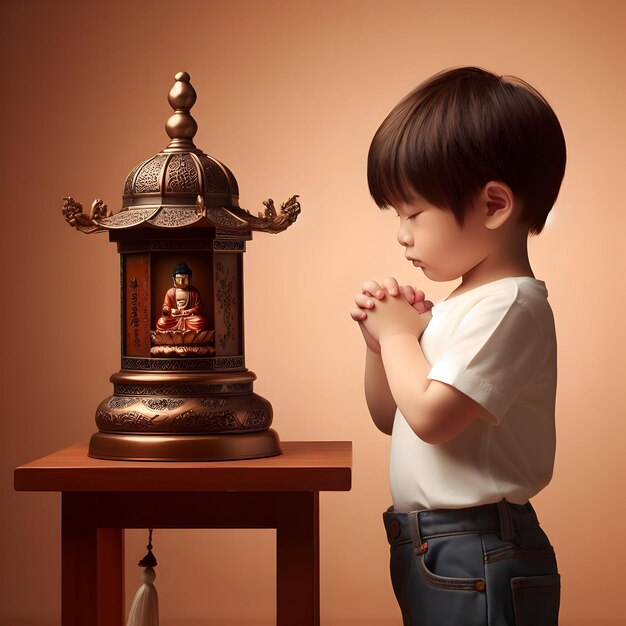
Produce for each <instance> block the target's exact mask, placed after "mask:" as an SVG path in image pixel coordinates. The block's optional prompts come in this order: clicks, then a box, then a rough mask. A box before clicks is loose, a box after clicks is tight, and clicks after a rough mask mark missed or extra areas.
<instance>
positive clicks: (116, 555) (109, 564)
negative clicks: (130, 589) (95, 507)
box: [98, 528, 141, 626]
mask: <svg viewBox="0 0 626 626" xmlns="http://www.w3.org/2000/svg"><path fill="white" fill-rule="evenodd" d="M137 570H138V571H139V572H140V571H141V570H140V569H139V568H137ZM137 579H138V583H139V582H140V581H141V579H140V578H139V576H138V577H137ZM98 607H99V608H98V610H99V622H98V626H122V624H126V614H125V613H126V607H125V606H124V529H123V528H98Z"/></svg>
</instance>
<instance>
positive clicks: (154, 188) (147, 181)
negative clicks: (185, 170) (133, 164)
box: [132, 154, 169, 193]
mask: <svg viewBox="0 0 626 626" xmlns="http://www.w3.org/2000/svg"><path fill="white" fill-rule="evenodd" d="M168 156H169V155H167V154H157V155H155V156H154V157H152V159H150V160H149V161H146V163H144V164H143V167H142V168H141V170H140V171H139V174H138V175H137V179H136V180H135V184H134V185H133V190H132V193H158V192H159V191H160V186H159V175H160V173H161V170H162V169H163V164H164V163H165V160H166V159H167V158H168Z"/></svg>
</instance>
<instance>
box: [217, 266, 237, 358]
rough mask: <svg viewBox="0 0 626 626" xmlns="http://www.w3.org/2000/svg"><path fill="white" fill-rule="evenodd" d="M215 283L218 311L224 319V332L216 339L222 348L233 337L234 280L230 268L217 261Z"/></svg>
mask: <svg viewBox="0 0 626 626" xmlns="http://www.w3.org/2000/svg"><path fill="white" fill-rule="evenodd" d="M215 285H216V288H217V303H218V312H219V313H220V315H221V316H222V320H223V321H224V328H225V329H226V332H224V333H220V335H219V336H218V338H217V341H218V343H219V345H220V346H221V348H222V349H224V348H225V347H226V345H227V344H228V342H229V341H230V340H232V339H234V338H235V328H234V313H233V307H234V305H235V296H234V294H233V291H234V289H233V287H234V280H233V278H232V276H231V275H230V268H229V267H227V268H224V264H223V263H221V262H219V261H218V263H217V265H216V272H215Z"/></svg>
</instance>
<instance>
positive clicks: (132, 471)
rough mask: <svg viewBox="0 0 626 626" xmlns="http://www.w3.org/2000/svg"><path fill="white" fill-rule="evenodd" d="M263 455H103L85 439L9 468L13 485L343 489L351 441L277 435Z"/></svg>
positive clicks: (51, 487)
mask: <svg viewBox="0 0 626 626" xmlns="http://www.w3.org/2000/svg"><path fill="white" fill-rule="evenodd" d="M281 447H282V450H283V453H282V454H281V455H279V456H273V457H267V458H264V459H250V460H243V461H210V462H208V461H207V462H197V461H189V462H163V461H150V462H146V461H105V460H101V459H92V458H90V457H88V456H87V448H88V444H87V442H82V443H78V444H75V445H73V446H70V447H69V448H65V449H63V450H59V451H58V452H55V453H53V454H50V455H49V456H45V457H42V458H41V459H37V460H36V461H31V462H30V463H26V464H25V465H21V466H20V467H18V468H16V470H15V476H14V479H15V489H16V490H17V491H98V492H102V491H112V492H117V491H139V492H144V491H152V492H154V491H157V492H180V491H205V492H206V491H349V490H350V488H351V483H352V442H351V441H282V442H281Z"/></svg>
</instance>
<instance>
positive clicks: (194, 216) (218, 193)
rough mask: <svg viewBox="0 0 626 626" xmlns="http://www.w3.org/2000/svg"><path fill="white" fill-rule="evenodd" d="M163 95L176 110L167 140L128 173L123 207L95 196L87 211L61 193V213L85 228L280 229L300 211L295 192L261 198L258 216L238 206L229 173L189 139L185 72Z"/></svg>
mask: <svg viewBox="0 0 626 626" xmlns="http://www.w3.org/2000/svg"><path fill="white" fill-rule="evenodd" d="M174 79H175V81H176V82H175V83H174V86H173V87H172V89H171V90H170V92H169V95H168V97H167V100H168V102H169V103H170V106H171V107H172V108H173V109H174V113H173V114H172V115H171V116H170V118H169V119H168V120H167V123H166V124H165V129H166V131H167V134H168V135H169V137H170V143H169V144H168V145H167V147H166V148H164V149H163V150H161V152H159V153H158V154H155V155H154V156H152V157H150V158H149V159H146V160H145V161H143V162H142V163H140V164H139V165H137V166H136V167H134V168H133V169H132V170H131V172H130V174H128V176H127V177H126V182H125V183H124V192H123V196H122V208H121V210H120V211H118V212H117V213H112V212H111V211H110V210H109V209H108V207H107V205H106V204H105V203H104V202H103V201H102V200H100V199H98V198H96V199H95V200H94V201H93V203H92V206H91V211H90V212H89V213H86V212H85V211H84V209H83V205H82V204H81V203H80V202H78V201H76V200H74V198H72V197H71V196H64V197H63V200H64V206H63V209H62V213H63V215H64V217H65V219H66V220H67V222H68V223H69V224H70V226H73V227H75V228H76V229H77V230H79V231H81V232H84V233H95V232H103V231H106V230H125V229H129V228H139V227H146V226H147V227H155V228H187V227H194V228H218V229H221V230H222V231H252V230H256V231H265V232H271V233H278V232H282V231H283V230H285V229H287V228H288V227H289V226H290V225H291V224H293V223H294V222H295V221H296V219H297V217H298V215H299V214H300V203H299V202H298V196H297V195H294V196H291V197H290V198H289V199H288V200H287V202H285V203H283V204H281V206H280V209H278V210H277V208H276V207H275V206H274V201H273V200H272V199H271V198H270V199H268V200H265V201H264V202H263V204H264V205H265V211H264V212H262V213H261V212H259V213H258V215H257V216H254V215H252V214H251V213H250V212H249V211H247V210H244V209H242V208H241V207H240V206H239V187H238V185H237V180H236V179H235V176H234V175H233V173H232V172H231V171H230V170H229V169H228V168H227V167H226V166H225V165H224V164H223V163H221V162H220V161H218V160H217V159H215V158H214V157H212V156H209V155H208V154H205V153H204V152H202V150H200V149H199V148H197V147H196V145H195V144H194V143H193V138H194V136H195V134H196V132H197V130H198V125H197V124H196V121H195V120H194V119H193V117H192V116H191V113H190V110H191V107H192V106H193V105H194V103H195V101H196V91H195V89H194V88H193V87H192V85H191V83H190V82H189V74H187V72H178V74H176V76H175V77H174Z"/></svg>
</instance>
